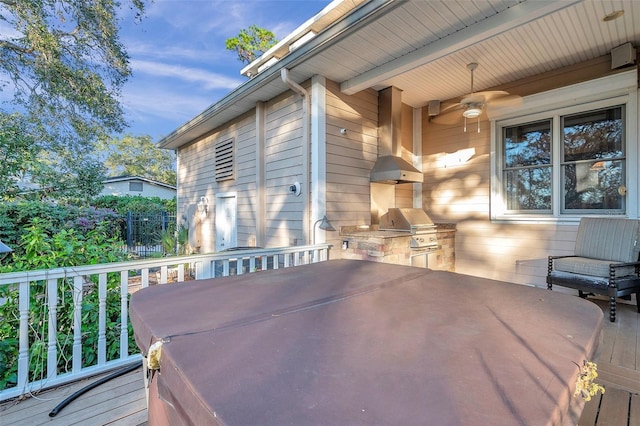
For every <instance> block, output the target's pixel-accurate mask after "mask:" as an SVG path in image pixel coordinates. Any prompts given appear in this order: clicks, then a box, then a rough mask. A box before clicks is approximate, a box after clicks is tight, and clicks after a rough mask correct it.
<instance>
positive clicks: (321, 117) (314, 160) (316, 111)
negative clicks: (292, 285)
mask: <svg viewBox="0 0 640 426" xmlns="http://www.w3.org/2000/svg"><path fill="white" fill-rule="evenodd" d="M326 86H327V80H326V79H325V78H324V77H323V76H320V75H315V76H313V77H312V78H311V185H312V187H311V195H312V197H311V215H310V216H311V220H310V223H311V224H314V223H316V221H318V220H321V219H322V217H323V216H324V215H326V214H327V112H326V107H327V93H326V91H327V87H326ZM315 232H316V229H315V228H314V227H312V228H311V241H312V242H313V240H314V236H315V242H316V243H324V242H325V241H326V240H325V231H324V230H321V229H318V231H317V232H318V235H314V233H315Z"/></svg>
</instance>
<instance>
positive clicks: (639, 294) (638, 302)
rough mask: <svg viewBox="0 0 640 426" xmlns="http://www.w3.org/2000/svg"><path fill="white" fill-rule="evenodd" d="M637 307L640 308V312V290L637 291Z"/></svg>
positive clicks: (639, 310) (639, 311)
mask: <svg viewBox="0 0 640 426" xmlns="http://www.w3.org/2000/svg"><path fill="white" fill-rule="evenodd" d="M636 309H637V310H638V313H639V314H640V292H638V291H637V292H636Z"/></svg>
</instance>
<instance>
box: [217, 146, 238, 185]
mask: <svg viewBox="0 0 640 426" xmlns="http://www.w3.org/2000/svg"><path fill="white" fill-rule="evenodd" d="M215 150H216V182H220V181H223V180H231V179H233V170H234V167H233V165H234V161H233V139H228V140H226V141H223V142H220V143H218V144H216V145H215Z"/></svg>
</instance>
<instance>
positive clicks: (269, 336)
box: [130, 260, 603, 426]
mask: <svg viewBox="0 0 640 426" xmlns="http://www.w3.org/2000/svg"><path fill="white" fill-rule="evenodd" d="M130 313H131V322H132V324H133V327H134V330H135V338H136V342H137V343H138V345H139V346H140V348H141V350H142V352H143V353H146V352H147V350H148V349H149V346H150V345H151V344H152V343H154V342H156V341H158V340H161V341H163V342H164V343H163V346H162V355H161V359H160V365H161V370H160V373H159V374H156V375H155V377H154V378H153V381H152V382H151V386H150V388H149V425H160V424H163V425H164V424H172V425H173V424H175V425H179V424H195V425H199V424H225V425H265V426H268V425H315V424H317V425H320V424H322V425H325V424H326V425H338V424H340V425H343V424H349V425H360V424H361V425H375V424H384V425H390V424H405V425H408V424H433V425H445V424H449V425H453V424H455V425H494V426H500V425H514V424H523V425H552V424H555V425H565V424H567V425H568V424H576V422H577V419H578V418H579V415H580V412H581V410H582V406H583V401H582V400H581V399H580V398H575V397H573V391H574V389H575V380H576V377H577V374H578V364H582V362H583V360H594V357H595V354H596V351H597V349H598V344H599V337H600V332H601V327H602V322H603V315H602V311H601V310H600V309H599V308H598V307H597V306H596V305H595V304H592V303H590V302H588V301H585V300H582V299H580V298H577V297H573V296H570V295H567V294H563V293H560V292H551V291H548V290H543V289H538V288H532V287H526V286H521V285H517V284H508V283H504V282H498V281H493V280H489V279H484V278H477V277H471V276H466V275H459V274H455V273H450V272H442V271H430V270H426V269H419V268H410V267H405V266H399V265H388V264H382V263H373V262H362V261H349V260H331V261H326V262H320V263H316V264H311V265H305V266H298V267H295V268H287V269H279V270H270V271H264V272H257V273H252V274H247V275H239V276H234V277H226V278H216V279H210V280H200V281H192V282H189V283H182V284H170V285H157V286H153V287H149V288H145V289H142V290H140V291H138V292H136V293H135V294H133V295H132V297H131V304H130Z"/></svg>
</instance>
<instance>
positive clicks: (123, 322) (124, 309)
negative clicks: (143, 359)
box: [120, 270, 129, 359]
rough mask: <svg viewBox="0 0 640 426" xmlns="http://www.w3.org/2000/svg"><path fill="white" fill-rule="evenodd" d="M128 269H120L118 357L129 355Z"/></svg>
mask: <svg viewBox="0 0 640 426" xmlns="http://www.w3.org/2000/svg"><path fill="white" fill-rule="evenodd" d="M128 315H129V271H128V270H125V271H120V359H125V358H127V357H128V356H129V330H128V328H127V324H128Z"/></svg>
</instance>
